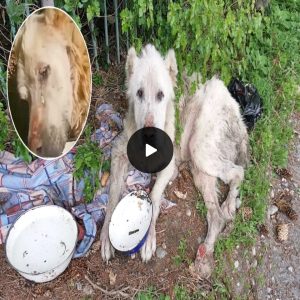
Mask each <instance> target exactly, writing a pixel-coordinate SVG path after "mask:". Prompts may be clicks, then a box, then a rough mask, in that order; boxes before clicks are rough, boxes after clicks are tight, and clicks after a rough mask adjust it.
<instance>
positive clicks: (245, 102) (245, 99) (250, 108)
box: [228, 78, 263, 130]
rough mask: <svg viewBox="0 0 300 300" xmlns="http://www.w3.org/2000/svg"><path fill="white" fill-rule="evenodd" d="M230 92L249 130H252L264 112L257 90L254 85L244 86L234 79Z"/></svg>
mask: <svg viewBox="0 0 300 300" xmlns="http://www.w3.org/2000/svg"><path fill="white" fill-rule="evenodd" d="M228 90H229V92H230V94H231V96H232V97H233V98H234V99H235V100H236V101H237V102H238V103H239V105H240V107H241V112H242V116H243V118H244V122H245V124H246V126H247V129H248V130H251V129H252V128H253V127H254V124H255V122H256V121H257V120H258V119H259V118H260V116H261V114H262V111H263V106H262V99H261V97H260V95H259V93H258V91H257V89H256V88H255V87H254V86H253V85H252V84H244V83H243V82H242V81H241V80H239V79H237V78H233V79H232V80H231V82H230V83H229V85H228Z"/></svg>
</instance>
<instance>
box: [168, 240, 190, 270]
mask: <svg viewBox="0 0 300 300" xmlns="http://www.w3.org/2000/svg"><path fill="white" fill-rule="evenodd" d="M186 251H187V242H186V239H184V238H182V239H181V240H180V241H179V245H178V248H177V253H178V254H177V255H175V256H174V257H173V258H172V259H173V262H174V264H175V265H176V266H177V267H179V266H180V265H181V264H183V263H186V264H188V265H190V264H191V260H190V259H189V258H187V253H186Z"/></svg>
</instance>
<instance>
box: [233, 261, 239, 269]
mask: <svg viewBox="0 0 300 300" xmlns="http://www.w3.org/2000/svg"><path fill="white" fill-rule="evenodd" d="M239 265H240V263H239V261H238V260H236V261H235V262H234V267H235V268H236V269H237V268H238V267H239Z"/></svg>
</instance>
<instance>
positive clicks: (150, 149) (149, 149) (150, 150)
mask: <svg viewBox="0 0 300 300" xmlns="http://www.w3.org/2000/svg"><path fill="white" fill-rule="evenodd" d="M155 152H157V149H156V148H154V147H152V146H150V145H149V144H146V157H148V156H150V155H152V154H153V153H155Z"/></svg>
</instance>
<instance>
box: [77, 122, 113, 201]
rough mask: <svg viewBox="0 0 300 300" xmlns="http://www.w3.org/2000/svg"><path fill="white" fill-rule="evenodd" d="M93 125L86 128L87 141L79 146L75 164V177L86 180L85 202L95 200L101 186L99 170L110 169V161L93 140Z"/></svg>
mask: <svg viewBox="0 0 300 300" xmlns="http://www.w3.org/2000/svg"><path fill="white" fill-rule="evenodd" d="M91 130H92V129H91V127H90V126H87V127H86V129H85V143H84V144H82V145H80V146H78V147H77V151H76V155H75V159H74V166H75V172H74V177H75V179H76V180H81V179H82V180H83V182H84V190H83V193H84V197H85V202H87V203H89V202H91V201H92V200H93V198H94V195H95V193H96V191H97V190H98V188H99V185H100V184H99V172H100V171H101V170H102V171H107V170H109V169H110V165H109V162H108V161H105V160H104V159H103V155H102V151H101V149H100V148H99V146H98V145H97V144H96V143H95V142H93V141H92V140H91Z"/></svg>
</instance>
